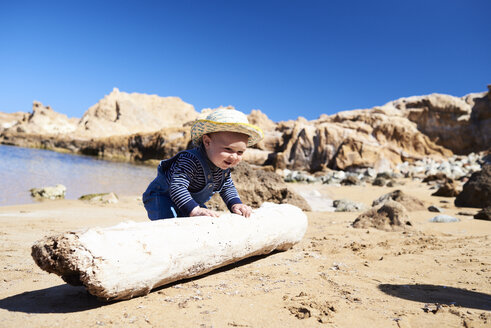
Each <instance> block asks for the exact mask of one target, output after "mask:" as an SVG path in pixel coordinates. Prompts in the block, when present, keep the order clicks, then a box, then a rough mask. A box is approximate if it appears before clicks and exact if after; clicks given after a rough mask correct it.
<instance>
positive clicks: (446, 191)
mask: <svg viewBox="0 0 491 328" xmlns="http://www.w3.org/2000/svg"><path fill="white" fill-rule="evenodd" d="M459 192H460V185H459V183H458V182H457V181H454V180H452V179H447V180H446V181H445V183H444V184H443V185H442V186H440V188H438V190H437V191H435V192H434V193H432V194H431V195H432V196H441V197H455V196H457V195H458V194H459Z"/></svg>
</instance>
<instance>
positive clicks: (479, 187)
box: [455, 164, 491, 208]
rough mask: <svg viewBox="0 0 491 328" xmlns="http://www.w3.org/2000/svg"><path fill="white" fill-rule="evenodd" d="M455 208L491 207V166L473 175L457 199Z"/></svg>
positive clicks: (484, 167)
mask: <svg viewBox="0 0 491 328" xmlns="http://www.w3.org/2000/svg"><path fill="white" fill-rule="evenodd" d="M455 206H460V207H477V208H485V207H490V206H491V164H487V165H484V166H483V168H482V170H481V171H479V172H475V173H473V174H472V175H471V177H470V179H469V180H468V181H467V182H466V183H465V184H464V186H463V190H462V192H461V193H460V194H458V195H457V197H456V198H455Z"/></svg>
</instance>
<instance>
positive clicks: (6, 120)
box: [0, 112, 26, 132]
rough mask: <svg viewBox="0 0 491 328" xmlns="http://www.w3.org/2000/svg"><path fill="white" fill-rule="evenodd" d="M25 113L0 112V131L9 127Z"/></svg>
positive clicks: (17, 121)
mask: <svg viewBox="0 0 491 328" xmlns="http://www.w3.org/2000/svg"><path fill="white" fill-rule="evenodd" d="M25 115H26V113H22V112H17V113H2V112H0V132H2V131H4V130H6V129H10V128H11V127H12V126H14V125H15V124H17V123H19V121H20V120H22V118H23V117H24V116H25Z"/></svg>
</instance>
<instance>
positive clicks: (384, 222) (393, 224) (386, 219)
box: [353, 200, 411, 231]
mask: <svg viewBox="0 0 491 328" xmlns="http://www.w3.org/2000/svg"><path fill="white" fill-rule="evenodd" d="M408 219H409V217H408V214H407V210H406V209H405V208H404V206H403V205H401V204H400V203H398V202H395V201H393V200H387V201H386V202H385V203H383V204H382V205H379V206H376V207H372V208H371V209H369V210H368V211H366V212H364V213H362V214H361V215H360V216H358V217H357V218H356V220H355V221H354V222H353V227H354V228H361V229H366V228H375V229H379V230H385V231H395V230H404V229H405V228H406V227H407V226H410V225H411V223H410V222H409V220H408Z"/></svg>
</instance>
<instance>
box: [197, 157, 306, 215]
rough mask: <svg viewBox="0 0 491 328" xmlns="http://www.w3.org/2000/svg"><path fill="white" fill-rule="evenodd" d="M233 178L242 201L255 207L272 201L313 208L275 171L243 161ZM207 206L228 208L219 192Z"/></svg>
mask: <svg viewBox="0 0 491 328" xmlns="http://www.w3.org/2000/svg"><path fill="white" fill-rule="evenodd" d="M232 179H233V181H234V185H235V187H236V188H237V191H238V193H239V195H240V199H241V201H242V202H243V203H244V204H247V205H249V206H251V207H253V208H258V207H260V206H261V205H262V204H263V203H264V202H272V203H276V204H291V205H295V206H297V207H299V208H301V209H302V210H304V211H310V210H311V208H310V206H309V204H308V203H307V201H306V200H305V199H304V198H303V197H302V196H300V195H298V194H297V193H295V192H294V191H291V190H290V189H288V186H287V185H286V183H285V182H284V181H283V179H282V178H281V176H279V175H278V174H276V173H274V172H267V171H265V170H262V169H254V168H253V167H252V166H251V165H249V164H247V163H245V162H241V163H240V164H239V165H237V166H236V167H235V168H234V169H233V170H232ZM207 206H208V207H210V208H213V209H218V210H226V209H227V208H226V206H225V204H224V203H223V201H222V200H221V199H220V197H219V195H218V194H216V195H215V196H213V198H212V199H211V200H210V202H208V203H207Z"/></svg>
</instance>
